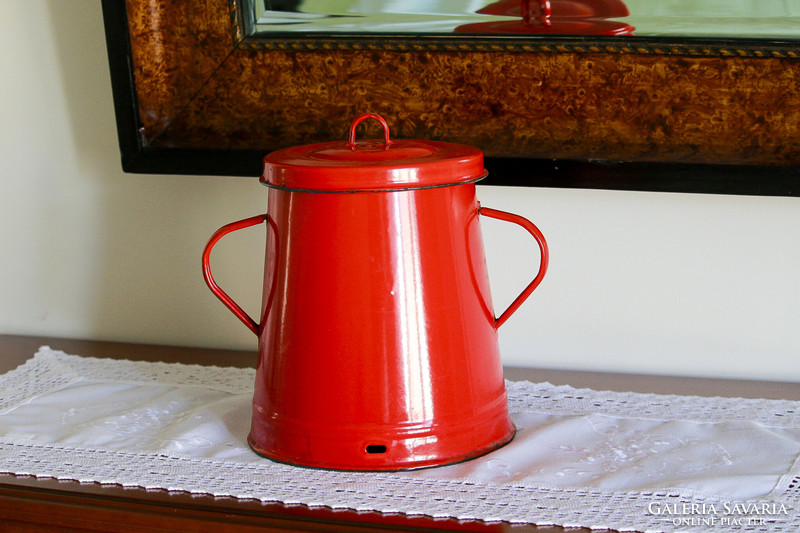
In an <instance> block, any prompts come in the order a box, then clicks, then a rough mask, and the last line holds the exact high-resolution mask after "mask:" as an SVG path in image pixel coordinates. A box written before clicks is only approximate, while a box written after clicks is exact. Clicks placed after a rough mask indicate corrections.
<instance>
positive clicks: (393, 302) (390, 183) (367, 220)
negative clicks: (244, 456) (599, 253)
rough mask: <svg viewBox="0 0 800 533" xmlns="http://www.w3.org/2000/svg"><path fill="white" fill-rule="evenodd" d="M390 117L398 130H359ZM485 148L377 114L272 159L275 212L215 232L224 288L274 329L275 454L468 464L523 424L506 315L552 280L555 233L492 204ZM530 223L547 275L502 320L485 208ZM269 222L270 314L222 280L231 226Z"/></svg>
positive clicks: (263, 376) (266, 376) (262, 369)
mask: <svg viewBox="0 0 800 533" xmlns="http://www.w3.org/2000/svg"><path fill="white" fill-rule="evenodd" d="M366 119H375V120H378V121H379V122H380V124H381V126H382V128H383V133H384V135H383V138H382V139H378V140H368V141H357V140H356V126H357V125H358V124H359V123H360V122H361V121H363V120H366ZM485 175H486V172H485V170H484V168H483V154H482V153H481V151H480V150H478V149H477V148H472V147H469V146H464V145H459V144H452V143H443V142H433V141H430V142H429V141H414V140H406V139H400V140H396V139H391V138H390V135H389V128H388V126H387V124H386V122H385V121H384V120H383V119H382V118H381V117H379V116H377V115H362V116H361V117H358V118H357V119H356V120H355V121H354V122H353V123H352V126H351V128H350V138H349V140H347V141H341V142H329V143H321V144H314V145H307V146H299V147H295V148H288V149H285V150H279V151H277V152H273V153H271V154H269V155H268V156H266V158H265V159H264V174H263V176H262V177H261V182H262V183H263V184H264V185H266V186H267V187H269V189H270V190H269V194H268V205H267V213H266V214H264V215H259V216H256V217H252V218H248V219H245V220H241V221H238V222H234V223H232V224H228V225H226V226H224V227H222V228H221V229H220V230H218V231H217V232H216V233H215V234H214V235H213V236H212V238H211V240H210V241H209V242H208V244H207V246H206V249H205V252H204V254H203V273H204V276H205V279H206V282H207V283H208V285H209V287H210V288H211V291H212V292H213V293H214V294H215V295H216V296H217V297H219V299H220V300H222V302H223V303H224V304H225V305H226V306H227V307H228V308H229V309H230V310H231V311H232V312H233V313H234V314H235V315H236V316H237V317H238V318H239V319H240V320H241V321H242V322H243V323H244V324H245V325H246V326H247V327H248V328H249V329H250V330H251V331H252V332H253V333H255V334H256V335H257V336H258V345H259V360H258V366H257V371H256V383H255V393H254V398H253V418H252V426H251V431H250V435H249V438H248V441H249V443H250V445H251V447H252V448H253V449H254V450H255V451H256V452H258V453H259V454H262V455H264V456H266V457H269V458H272V459H275V460H277V461H282V462H286V463H291V464H297V465H305V466H314V467H323V468H335V469H345V470H398V469H408V468H417V467H425V466H434V465H444V464H448V463H453V462H458V461H463V460H466V459H469V458H472V457H476V456H479V455H482V454H484V453H487V452H489V451H491V450H493V449H496V448H498V447H500V446H502V445H503V444H505V443H507V442H508V441H510V440H511V439H512V437H513V436H514V431H515V429H514V426H513V424H512V423H511V420H510V418H509V414H508V406H507V397H506V391H505V385H504V381H503V373H502V367H501V363H500V354H499V350H498V343H497V328H498V327H499V326H500V325H501V324H502V323H503V322H505V320H506V319H508V318H509V316H511V314H512V313H513V312H514V311H515V310H516V309H517V308H518V307H519V306H520V305H521V304H522V302H523V301H524V300H525V299H526V298H527V297H528V296H529V295H530V294H531V292H533V290H534V289H535V288H536V287H537V286H538V285H539V283H540V282H541V280H542V278H543V276H544V274H545V271H546V269H547V263H548V253H547V245H546V243H545V240H544V237H543V236H542V234H541V232H540V231H539V230H538V229H537V228H536V226H534V225H533V224H532V223H531V222H529V221H528V220H526V219H525V218H523V217H520V216H517V215H513V214H511V213H505V212H502V211H496V210H494V209H489V208H486V207H482V206H481V205H480V204H479V203H478V201H477V199H476V194H475V182H477V181H478V180H480V179H481V178H483V177H484V176H485ZM482 216H487V217H490V218H496V219H500V220H504V221H508V222H511V223H513V224H517V225H519V226H522V227H523V228H525V229H526V230H527V231H528V232H529V233H530V234H531V235H532V236H533V237H534V239H535V240H536V242H537V243H538V246H539V248H540V250H541V262H540V264H539V265H538V269H536V272H535V274H534V277H533V279H532V281H531V282H530V283H529V284H528V286H527V287H526V288H525V289H524V290H523V291H522V292H521V293H520V294H519V296H518V297H517V298H516V299H515V300H514V302H513V303H512V304H511V305H510V306H509V308H508V309H506V310H505V311H504V312H503V313H501V314H500V315H499V317H496V316H495V312H494V308H493V307H492V300H491V295H490V292H489V279H488V274H487V270H486V261H485V257H484V249H483V242H482V237H481V231H480V217H482ZM264 222H266V235H267V237H266V241H267V242H266V264H265V272H264V284H263V299H262V307H261V316H260V320H258V321H256V320H254V319H253V318H251V317H250V316H248V314H247V313H246V312H244V311H243V310H242V308H241V307H240V306H239V305H237V304H236V302H234V301H233V300H232V299H231V298H230V297H229V296H228V295H227V294H226V293H225V292H224V291H223V290H222V289H221V288H220V287H219V286H218V285H217V284H216V283H215V281H214V279H213V277H212V275H211V268H210V254H211V250H212V248H213V246H214V245H215V244H216V243H217V242H218V241H219V239H220V238H222V237H223V236H224V235H226V234H228V233H230V232H232V231H236V230H239V229H242V228H246V227H249V226H255V225H260V224H262V223H264Z"/></svg>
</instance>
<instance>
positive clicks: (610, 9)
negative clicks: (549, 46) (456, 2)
mask: <svg viewBox="0 0 800 533" xmlns="http://www.w3.org/2000/svg"><path fill="white" fill-rule="evenodd" d="M524 1H525V0H498V1H497V2H495V3H493V4H489V5H488V6H486V7H484V8H483V9H480V10H479V11H477V12H478V13H481V14H484V15H500V16H504V17H521V16H522V5H521V4H522V2H524ZM550 9H551V11H552V15H551V16H552V17H554V18H555V17H558V18H561V17H582V18H607V19H610V18H620V17H627V16H628V15H630V14H631V13H630V11H628V7H627V6H626V5H625V4H623V3H622V2H621V0H550Z"/></svg>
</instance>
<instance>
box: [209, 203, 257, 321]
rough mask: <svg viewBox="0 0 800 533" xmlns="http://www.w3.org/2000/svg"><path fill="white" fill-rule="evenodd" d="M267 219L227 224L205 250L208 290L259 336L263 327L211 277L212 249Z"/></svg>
mask: <svg viewBox="0 0 800 533" xmlns="http://www.w3.org/2000/svg"><path fill="white" fill-rule="evenodd" d="M266 219H267V215H266V214H263V215H258V216H254V217H250V218H245V219H244V220H239V221H237V222H231V223H230V224H226V225H224V226H222V227H221V228H220V229H218V230H217V231H216V232H215V233H214V235H212V236H211V239H209V241H208V244H206V248H205V250H203V278H205V280H206V285H208V288H209V289H211V292H213V293H214V295H215V296H216V297H217V298H219V299H220V301H221V302H222V303H223V304H225V307H227V308H228V309H230V310H231V312H232V313H233V314H234V315H236V318H238V319H239V320H241V321H242V323H243V324H244V325H245V326H247V328H248V329H249V330H250V331H252V332H253V333H255V334H256V335H258V334H259V330H260V329H261V326H260V325H259V324H258V322H256V321H255V320H253V319H252V318H250V315H248V314H247V313H246V312H245V311H244V309H242V308H241V307H240V306H239V304H237V303H236V302H234V301H233V298H231V297H230V296H228V294H227V293H226V292H225V291H223V290H222V289H221V288H220V286H219V285H217V283H216V282H215V281H214V277H213V276H212V275H211V249H212V248H213V247H214V245H215V244H217V242H219V240H220V239H221V238H222V237H224V236H225V235H227V234H228V233H231V232H234V231H237V230H240V229H244V228H249V227H250V226H255V225H258V224H261V223H262V222H264V221H265V220H266Z"/></svg>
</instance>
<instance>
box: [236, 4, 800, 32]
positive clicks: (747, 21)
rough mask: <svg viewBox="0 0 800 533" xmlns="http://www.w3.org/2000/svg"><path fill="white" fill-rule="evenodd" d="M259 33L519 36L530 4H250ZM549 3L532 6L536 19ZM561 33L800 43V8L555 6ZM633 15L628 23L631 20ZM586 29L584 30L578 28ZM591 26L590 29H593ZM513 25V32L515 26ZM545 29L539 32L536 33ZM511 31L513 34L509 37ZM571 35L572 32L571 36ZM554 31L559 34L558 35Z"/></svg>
mask: <svg viewBox="0 0 800 533" xmlns="http://www.w3.org/2000/svg"><path fill="white" fill-rule="evenodd" d="M243 2H244V4H245V5H246V6H247V7H246V9H249V10H250V13H251V15H252V17H253V20H254V25H253V28H252V29H253V32H254V33H276V32H294V33H332V34H348V35H352V34H400V35H402V34H405V35H408V36H420V35H448V34H449V35H452V34H454V33H468V34H504V33H506V34H517V35H518V34H519V33H524V31H521V30H517V29H514V30H513V31H509V30H507V28H509V27H512V26H514V25H516V26H522V24H521V22H522V17H523V9H524V4H525V3H526V2H525V0H494V1H493V0H382V1H380V0H243ZM545 2H546V0H539V1H535V2H528V3H529V4H531V5H532V7H531V8H530V9H532V10H533V11H534V12H536V11H537V10H539V9H540V7H539V4H544V3H545ZM549 4H550V6H551V9H552V21H553V24H554V25H558V24H562V23H565V22H568V23H569V24H566V25H563V24H562V25H561V26H558V27H557V28H556V29H555V31H542V30H541V24H537V23H536V21H534V22H533V24H529V25H528V28H529V30H530V31H529V33H531V34H540V33H550V34H558V33H560V32H561V30H563V33H570V34H598V33H613V32H608V31H605V32H604V31H598V25H597V22H598V21H603V22H608V21H612V22H616V23H619V24H618V26H619V25H625V26H627V27H628V28H630V27H633V28H635V31H632V32H621V31H617V32H616V34H622V33H631V34H633V35H637V36H652V37H664V36H676V37H696V38H705V37H708V38H726V39H729V38H734V39H735V38H762V39H800V0H699V1H698V0H549ZM626 13H627V15H626ZM578 21H580V22H581V23H580V24H577V23H576V22H578ZM587 21H588V22H587ZM510 25H511V26H510ZM537 25H538V26H539V29H537V27H536V26H537ZM504 28H505V30H504ZM564 28H566V29H564ZM551 30H552V28H551Z"/></svg>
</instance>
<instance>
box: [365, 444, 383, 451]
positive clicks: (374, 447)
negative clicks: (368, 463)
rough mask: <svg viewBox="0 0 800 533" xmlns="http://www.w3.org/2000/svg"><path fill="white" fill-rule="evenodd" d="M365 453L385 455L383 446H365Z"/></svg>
mask: <svg viewBox="0 0 800 533" xmlns="http://www.w3.org/2000/svg"><path fill="white" fill-rule="evenodd" d="M367 453H386V446H385V445H383V444H367Z"/></svg>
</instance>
